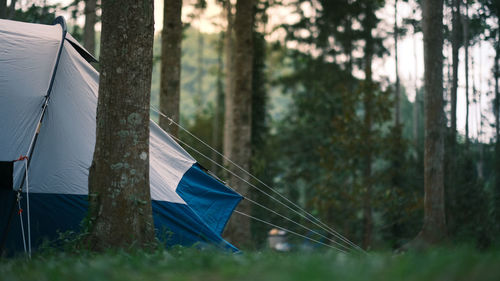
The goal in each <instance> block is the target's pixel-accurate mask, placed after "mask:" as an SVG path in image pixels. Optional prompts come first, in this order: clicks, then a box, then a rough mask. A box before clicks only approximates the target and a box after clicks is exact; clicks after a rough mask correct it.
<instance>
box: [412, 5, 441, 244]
mask: <svg viewBox="0 0 500 281" xmlns="http://www.w3.org/2000/svg"><path fill="white" fill-rule="evenodd" d="M422 10H423V32H424V66H425V71H424V80H425V144H424V146H425V152H424V191H425V195H424V224H423V227H422V230H421V232H420V233H419V235H418V237H417V240H420V241H421V242H424V243H426V244H434V243H439V242H441V241H442V240H443V239H445V237H446V236H447V234H446V221H445V211H444V168H443V166H444V126H445V123H444V112H443V54H442V47H443V0H424V1H423V5H422Z"/></svg>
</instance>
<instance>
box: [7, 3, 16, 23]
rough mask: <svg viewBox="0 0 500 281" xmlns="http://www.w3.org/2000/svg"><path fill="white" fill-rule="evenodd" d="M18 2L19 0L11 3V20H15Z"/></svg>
mask: <svg viewBox="0 0 500 281" xmlns="http://www.w3.org/2000/svg"><path fill="white" fill-rule="evenodd" d="M16 2H17V0H12V1H10V7H9V19H13V18H14V16H15V14H16Z"/></svg>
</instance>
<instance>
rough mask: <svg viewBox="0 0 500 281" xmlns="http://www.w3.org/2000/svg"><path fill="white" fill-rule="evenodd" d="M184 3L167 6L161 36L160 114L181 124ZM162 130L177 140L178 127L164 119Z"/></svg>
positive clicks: (171, 1) (166, 3) (167, 0)
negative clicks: (182, 17)
mask: <svg viewBox="0 0 500 281" xmlns="http://www.w3.org/2000/svg"><path fill="white" fill-rule="evenodd" d="M181 15H182V0H165V1H164V3H163V30H162V33H161V81H160V111H161V112H163V113H165V114H167V115H168V116H170V118H172V120H174V121H175V122H177V123H179V118H180V112H179V111H180V109H179V104H180V86H181V55H182V53H181V44H182V20H181ZM160 127H162V129H163V130H165V131H167V132H169V133H170V134H172V135H174V136H177V135H178V127H177V126H175V125H170V121H169V120H168V119H167V118H165V117H163V116H160Z"/></svg>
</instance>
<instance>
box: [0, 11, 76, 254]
mask: <svg viewBox="0 0 500 281" xmlns="http://www.w3.org/2000/svg"><path fill="white" fill-rule="evenodd" d="M56 24H59V25H61V28H62V38H61V44H60V46H59V50H58V52H57V58H56V63H55V65H54V69H53V70H52V76H51V78H50V84H49V88H48V89H47V94H46V95H45V100H44V102H43V106H42V113H41V116H40V119H39V121H38V124H37V127H36V131H35V134H34V136H33V139H32V141H31V144H30V147H29V148H28V153H26V154H27V155H29V156H28V163H27V165H26V170H28V169H29V166H30V163H31V157H32V156H33V151H34V150H35V145H36V142H37V140H38V134H39V133H40V128H41V126H42V122H43V118H44V117H45V113H46V112H47V106H48V104H49V99H50V94H51V93H52V86H53V85H54V80H55V78H56V72H57V67H58V66H59V61H60V59H61V54H62V49H63V46H64V40H65V39H66V33H67V31H68V29H67V26H66V20H65V19H64V17H62V16H59V17H57V18H56V19H55V20H54V23H53V25H56ZM26 173H27V172H26ZM26 173H25V174H24V176H23V178H22V180H21V184H20V186H19V189H18V191H17V193H18V194H20V193H21V192H22V188H23V185H24V182H25V180H26ZM17 198H20V197H18V196H15V195H14V196H13V204H12V207H11V209H10V215H9V219H8V220H7V225H6V226H5V230H4V231H3V236H2V240H1V243H0V256H2V255H3V252H4V250H5V243H6V241H7V236H8V235H9V230H10V226H11V222H12V218H13V217H14V213H15V205H16V204H15V200H18V199H17Z"/></svg>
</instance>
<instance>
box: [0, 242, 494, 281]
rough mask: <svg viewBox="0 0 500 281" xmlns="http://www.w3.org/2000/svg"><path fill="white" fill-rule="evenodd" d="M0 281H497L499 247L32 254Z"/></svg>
mask: <svg viewBox="0 0 500 281" xmlns="http://www.w3.org/2000/svg"><path fill="white" fill-rule="evenodd" d="M0 280H51V281H55V280H95V281H98V280H203V281H210V280H273V281H279V280H425V281H427V280H496V281H497V280H500V251H486V252H479V251H476V250H472V249H469V248H459V249H453V250H451V249H438V250H431V251H427V252H418V253H406V254H401V255H397V256H394V255H392V254H389V253H372V254H369V255H367V256H364V255H363V256H355V255H341V254H337V253H334V252H316V253H303V252H295V253H287V254H283V253H273V252H262V253H260V252H247V253H245V254H227V253H220V252H216V251H209V250H195V249H185V248H177V249H172V250H169V251H157V252H154V253H144V252H138V253H132V254H130V253H124V252H114V253H111V252H110V253H104V254H92V253H84V254H79V255H75V254H67V253H50V254H45V255H36V256H34V257H33V259H32V260H31V261H27V260H26V259H25V258H16V259H4V260H0Z"/></svg>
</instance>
